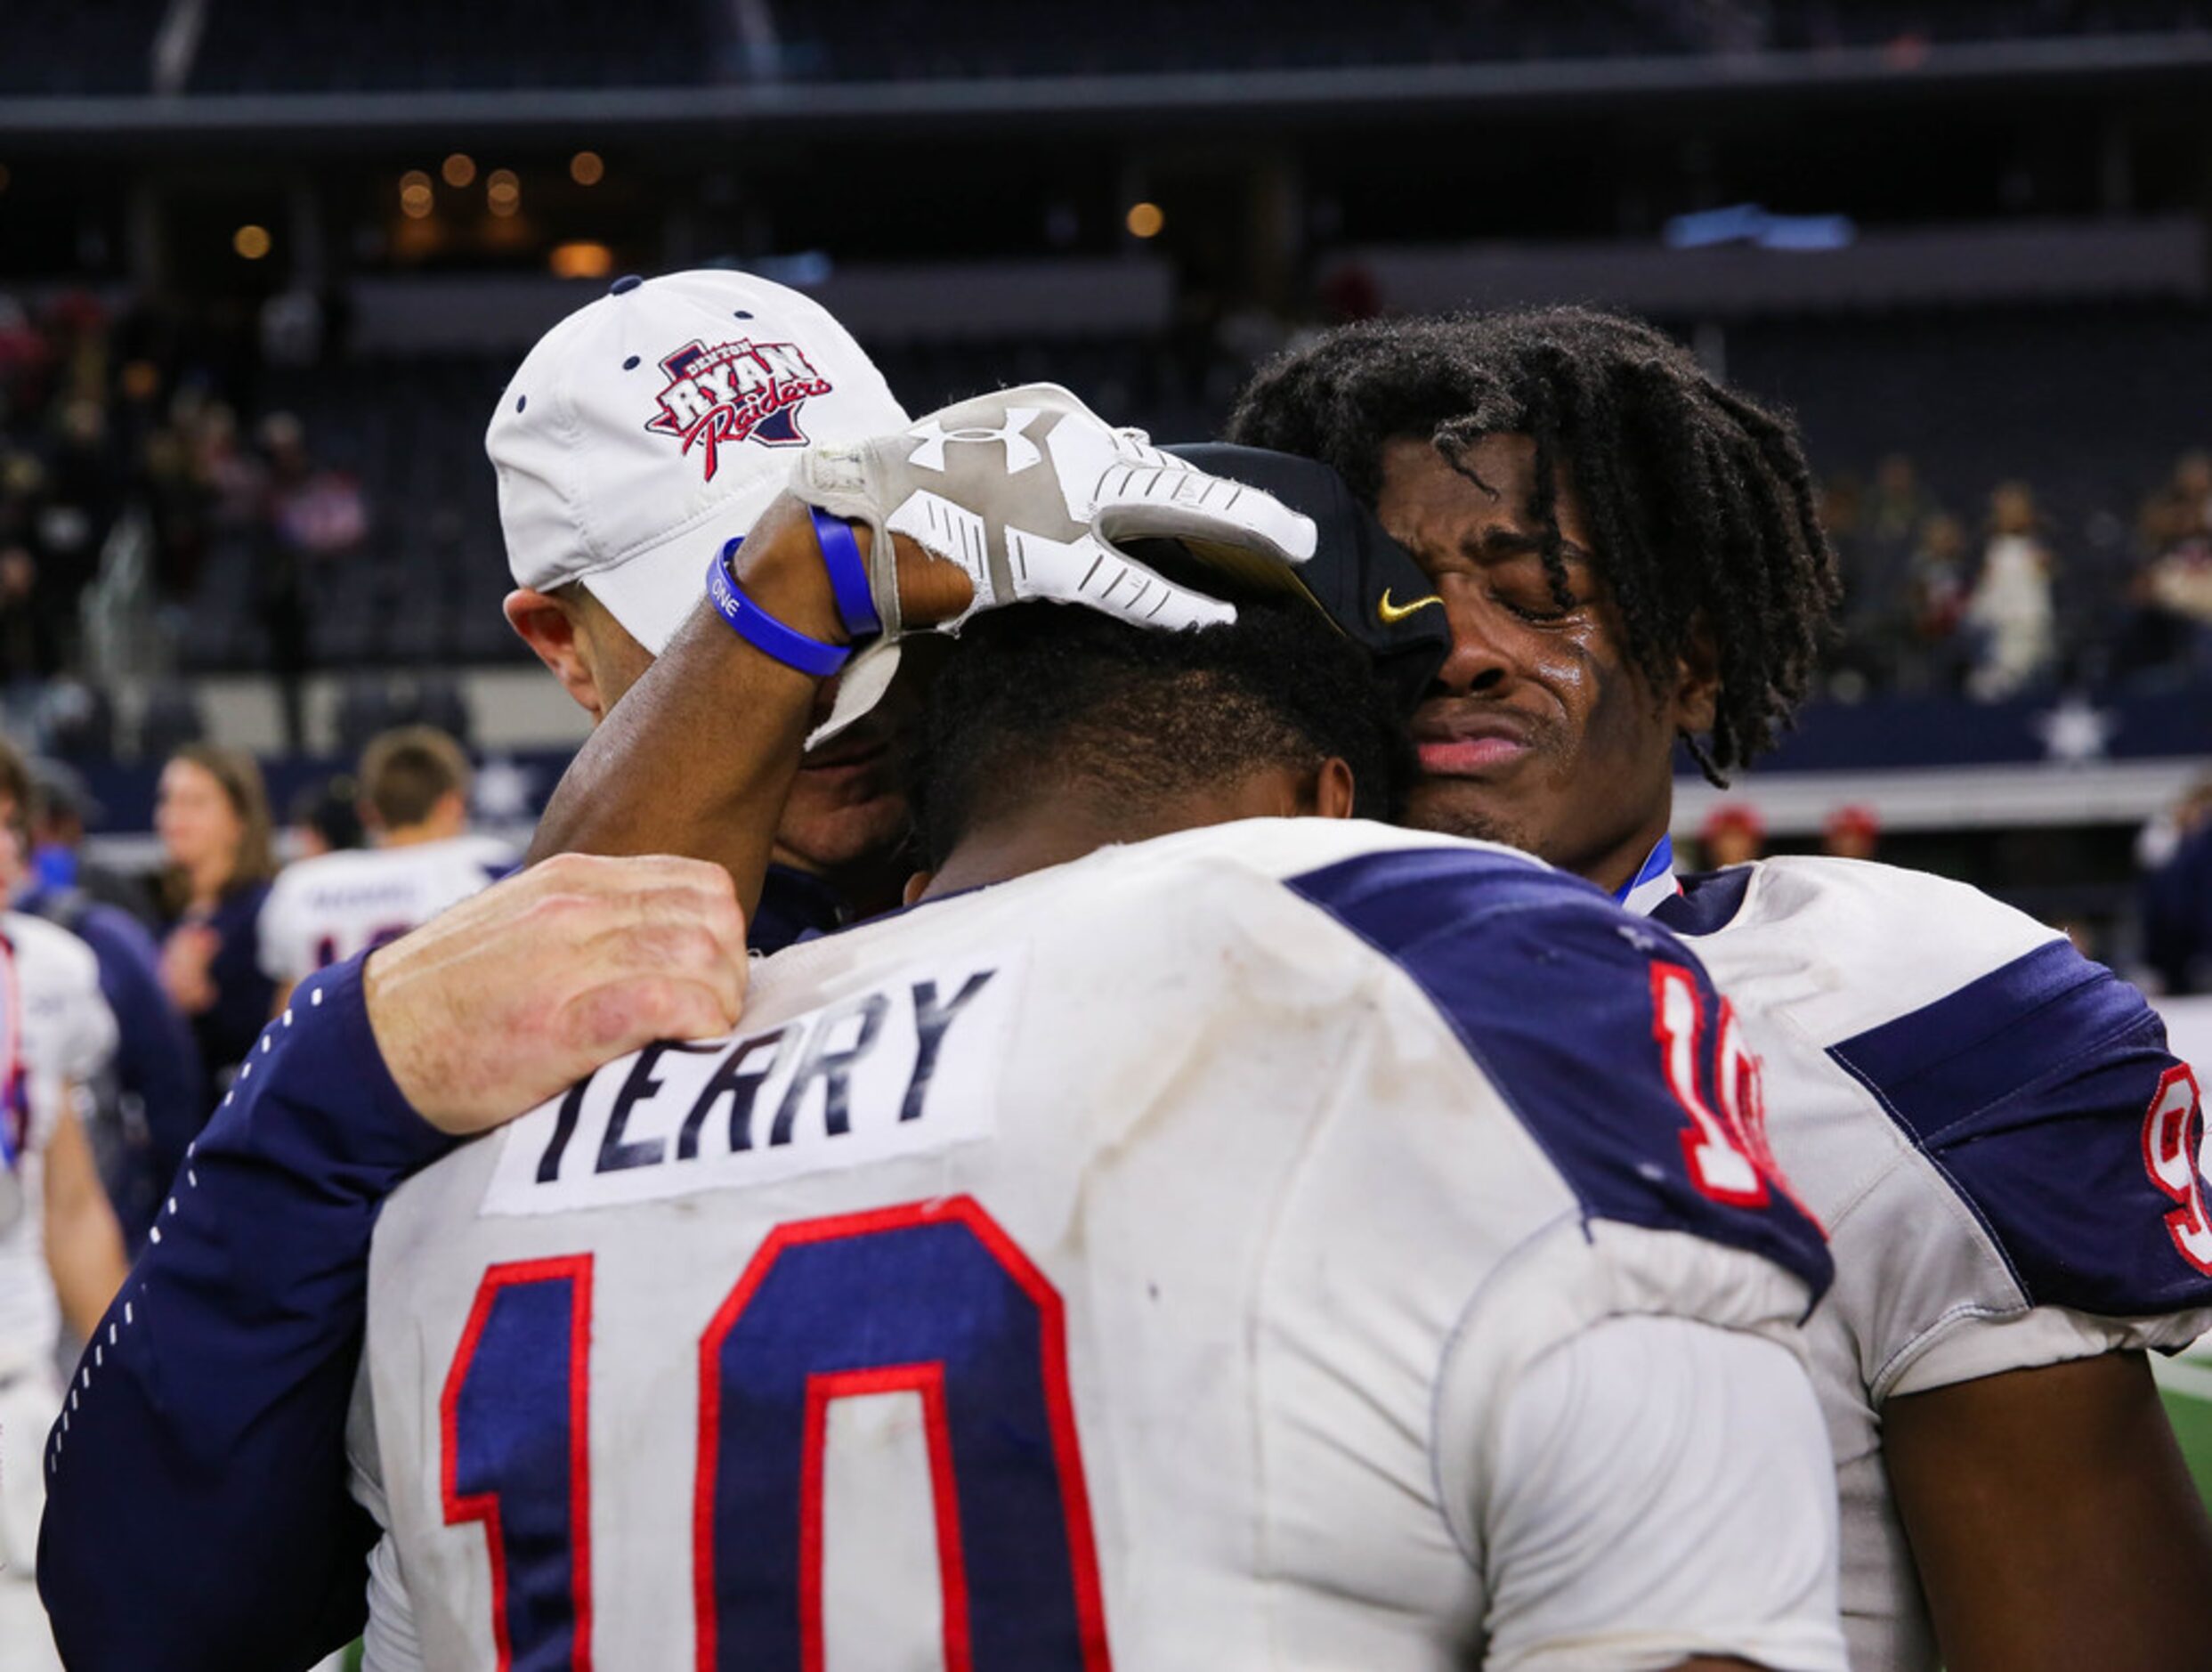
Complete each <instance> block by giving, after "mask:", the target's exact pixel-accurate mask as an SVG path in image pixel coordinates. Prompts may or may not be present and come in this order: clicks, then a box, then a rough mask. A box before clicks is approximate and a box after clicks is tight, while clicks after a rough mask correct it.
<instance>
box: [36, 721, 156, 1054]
mask: <svg viewBox="0 0 2212 1672" xmlns="http://www.w3.org/2000/svg"><path fill="white" fill-rule="evenodd" d="M30 775H31V799H30V809H31V870H32V873H33V877H34V881H36V885H37V886H38V887H40V888H44V889H56V890H61V889H75V890H76V891H77V893H79V894H82V895H83V896H85V898H86V899H89V900H93V901H96V902H98V903H99V904H100V905H111V906H114V907H116V908H117V910H119V911H123V912H126V913H129V914H130V915H131V916H132V917H134V918H135V919H137V921H138V922H139V923H140V925H141V926H142V927H143V928H147V929H151V928H153V927H154V926H155V925H156V924H157V923H158V922H159V921H160V917H159V915H158V913H156V911H155V910H154V901H153V896H152V895H150V894H149V893H148V892H147V891H146V885H145V884H144V883H142V882H141V881H139V880H138V879H137V878H136V877H134V876H129V875H126V873H123V872H120V871H117V870H116V869H115V868H114V867H113V866H111V865H103V864H100V863H99V862H98V861H97V860H91V859H87V858H85V826H86V825H87V824H98V823H99V822H100V820H101V818H102V817H104V816H105V812H104V809H102V808H101V805H100V803H99V802H98V801H97V800H95V799H93V792H92V791H91V790H90V789H89V788H87V787H86V785H85V775H84V774H82V773H80V772H79V771H77V768H76V767H72V766H70V765H69V764H68V763H67V762H66V761H60V760H47V759H34V760H33V761H32V762H31V763H30ZM120 1014H121V1012H120V1011H118V1012H117V1015H118V1016H119V1015H120Z"/></svg>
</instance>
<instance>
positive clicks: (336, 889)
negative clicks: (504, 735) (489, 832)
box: [260, 726, 516, 1005]
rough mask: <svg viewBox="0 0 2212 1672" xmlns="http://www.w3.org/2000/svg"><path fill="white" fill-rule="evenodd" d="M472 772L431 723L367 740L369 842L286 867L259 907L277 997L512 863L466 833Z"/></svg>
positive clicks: (364, 794) (423, 918)
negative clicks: (360, 849)
mask: <svg viewBox="0 0 2212 1672" xmlns="http://www.w3.org/2000/svg"><path fill="white" fill-rule="evenodd" d="M472 776H473V774H472V772H471V770H470V767H469V764H468V757H467V756H466V754H464V753H463V752H462V751H461V746H460V745H459V744H458V743H455V742H454V741H453V739H452V738H451V737H450V736H449V735H447V734H445V733H444V732H442V731H439V730H438V729H437V728H436V727H434V726H400V727H398V728H396V729H394V730H392V731H388V732H386V733H385V734H384V735H382V736H380V737H377V738H375V739H373V740H371V742H370V743H369V747H368V748H367V749H366V750H364V751H362V753H361V821H362V823H363V824H366V825H367V826H368V829H369V837H370V843H371V846H370V848H369V850H367V851H365V852H361V853H338V854H326V855H324V856H322V857H321V858H320V859H305V860H302V861H301V862H300V863H298V864H294V865H290V866H288V867H287V868H286V870H285V872H284V874H283V875H282V876H280V877H279V878H278V879H277V881H276V884H275V886H274V887H273V888H271V889H270V890H269V903H268V904H267V905H265V906H264V907H263V909H262V913H261V928H260V939H261V962H262V968H263V970H266V971H267V972H268V974H269V976H270V978H271V979H272V980H274V981H275V982H276V984H277V998H276V1003H277V1004H278V1005H283V1004H285V1003H287V1002H289V995H290V994H291V991H292V988H293V987H294V986H296V985H297V984H298V983H300V982H302V981H304V980H305V979H306V978H308V977H309V976H311V975H312V974H313V973H314V972H315V971H316V970H320V969H324V968H326V967H328V965H330V964H334V963H336V962H338V961H339V960H340V959H342V958H351V957H352V955H353V954H355V953H358V952H364V951H367V950H368V949H369V947H372V946H382V945H384V944H385V942H386V941H389V940H397V939H398V938H399V937H401V936H402V935H404V934H406V933H407V932H408V931H409V929H414V928H415V927H417V925H418V924H421V923H425V922H427V921H429V920H430V919H431V918H433V917H434V916H436V915H437V914H438V913H440V912H442V911H444V910H445V909H446V907H448V906H449V905H455V904H457V903H458V902H459V901H461V900H465V899H466V898H467V897H469V896H470V895H472V894H474V893H476V892H477V891H478V890H479V889H483V888H485V887H487V886H489V885H490V883H491V882H492V881H494V880H495V879H496V878H498V877H500V876H503V875H505V874H506V873H507V872H508V871H510V870H512V869H513V868H514V866H515V858H516V855H515V851H514V849H513V848H509V847H508V846H507V845H506V843H505V842H502V841H498V840H493V839H492V838H490V837H488V836H476V835H472V834H470V833H469V828H468V791H469V784H470V780H471V778H472Z"/></svg>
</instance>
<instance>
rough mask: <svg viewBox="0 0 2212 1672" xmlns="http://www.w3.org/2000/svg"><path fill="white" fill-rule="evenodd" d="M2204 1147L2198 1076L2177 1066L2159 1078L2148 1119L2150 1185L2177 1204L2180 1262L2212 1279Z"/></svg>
mask: <svg viewBox="0 0 2212 1672" xmlns="http://www.w3.org/2000/svg"><path fill="white" fill-rule="evenodd" d="M2203 1147H2204V1104H2203V1100H2202V1098H2201V1097H2200V1095H2199V1093H2198V1091H2197V1076H2196V1075H2194V1074H2193V1073H2192V1072H2191V1071H2190V1067H2189V1065H2188V1064H2187V1063H2185V1062H2177V1063H2176V1064H2175V1065H2174V1066H2173V1067H2170V1068H2168V1069H2167V1071H2166V1072H2165V1073H2164V1074H2162V1075H2159V1090H2158V1095H2157V1096H2155V1097H2153V1098H2152V1099H2151V1107H2150V1108H2149V1110H2147V1111H2146V1112H2145V1113H2144V1115H2143V1171H2144V1172H2146V1173H2149V1174H2150V1175H2151V1183H2153V1184H2155V1185H2157V1186H2158V1187H2159V1191H2160V1192H2161V1193H2162V1194H2163V1195H2164V1196H2165V1197H2167V1200H2169V1201H2172V1202H2175V1203H2177V1204H2178V1205H2177V1206H2176V1208H2175V1209H2174V1211H2173V1212H2172V1213H2168V1214H2167V1216H2166V1229H2167V1234H2168V1235H2170V1236H2171V1237H2172V1238H2174V1246H2175V1247H2176V1249H2178V1250H2179V1251H2180V1252H2181V1257H2182V1258H2183V1259H2184V1260H2186V1261H2187V1262H2189V1263H2190V1264H2191V1265H2192V1266H2194V1267H2195V1268H2196V1269H2197V1270H2200V1271H2201V1272H2203V1273H2204V1274H2205V1275H2206V1276H2208V1277H2212V1220H2208V1219H2207V1217H2206V1215H2205V1209H2204V1175H2203V1173H2200V1171H2199V1170H2198V1157H2199V1155H2200V1152H2201V1151H2202V1149H2203Z"/></svg>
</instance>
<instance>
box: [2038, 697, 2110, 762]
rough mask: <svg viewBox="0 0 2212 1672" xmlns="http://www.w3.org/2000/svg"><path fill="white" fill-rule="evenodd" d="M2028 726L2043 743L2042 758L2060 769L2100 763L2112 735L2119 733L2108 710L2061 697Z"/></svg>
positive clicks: (2078, 698)
mask: <svg viewBox="0 0 2212 1672" xmlns="http://www.w3.org/2000/svg"><path fill="white" fill-rule="evenodd" d="M2028 724H2029V726H2030V729H2031V730H2032V731H2033V732H2034V733H2035V735H2037V736H2038V737H2040V738H2041V739H2042V740H2043V752H2044V758H2045V759H2047V760H2050V761H2053V762H2054V763H2056V764H2057V765H2059V766H2062V767H2079V766H2085V765H2086V764H2087V763H2088V762H2090V761H2092V760H2103V759H2104V758H2105V757H2106V755H2107V754H2109V753H2110V752H2111V742H2112V735H2113V734H2114V733H2115V732H2117V731H2119V719H2118V718H2116V717H2115V716H2114V714H2113V713H2112V710H2110V709H2101V708H2098V707H2096V706H2095V704H2094V703H2092V702H2089V701H2088V699H2087V698H2086V697H2078V696H2072V697H2067V698H2065V699H2064V700H2062V702H2060V703H2059V704H2058V706H2057V707H2055V708H2053V709H2049V710H2046V711H2045V712H2043V713H2041V714H2038V715H2037V716H2036V717H2035V718H2033V719H2031V720H2030V721H2029V722H2028Z"/></svg>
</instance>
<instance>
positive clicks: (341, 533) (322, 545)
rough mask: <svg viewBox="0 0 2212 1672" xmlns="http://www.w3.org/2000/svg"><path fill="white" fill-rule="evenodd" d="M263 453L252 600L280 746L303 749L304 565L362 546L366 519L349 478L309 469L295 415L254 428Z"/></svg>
mask: <svg viewBox="0 0 2212 1672" xmlns="http://www.w3.org/2000/svg"><path fill="white" fill-rule="evenodd" d="M261 439H262V445H263V449H264V450H265V451H266V452H267V454H268V459H269V475H268V505H267V512H266V519H265V522H264V524H263V528H262V531H261V532H262V540H261V553H260V556H261V561H260V563H259V564H258V565H257V572H258V576H259V581H260V597H259V600H258V605H259V612H260V615H261V624H262V626H263V629H265V630H266V631H267V633H268V635H269V670H270V671H271V673H273V674H274V675H275V676H276V680H277V694H278V698H279V701H280V702H281V704H282V706H283V710H284V738H285V746H286V747H287V748H288V749H289V750H290V751H292V752H293V753H295V754H297V753H299V752H300V751H303V750H304V749H305V748H306V746H307V743H306V739H307V728H306V724H305V720H304V716H303V712H302V710H301V696H302V693H303V691H304V686H305V682H306V678H307V670H308V667H309V664H310V661H311V658H310V655H309V645H308V617H307V570H308V568H309V566H310V565H311V564H314V563H317V562H319V561H320V560H322V559H324V558H327V557H330V556H335V555H336V554H337V553H340V552H343V551H346V550H348V549H350V548H352V547H355V546H358V545H360V544H361V536H362V535H363V534H364V533H365V532H367V531H368V524H369V518H368V514H367V512H366V510H365V509H364V508H363V507H362V504H361V490H360V489H359V488H358V487H357V486H356V485H355V484H354V483H353V480H352V477H350V476H347V475H344V474H343V473H341V472H338V471H334V470H323V469H320V468H318V467H316V465H315V464H314V462H313V460H312V459H310V458H309V457H308V453H307V434H306V431H305V430H304V428H303V427H302V426H301V425H300V421H299V419H297V418H294V417H293V416H292V415H291V414H290V413H289V412H278V413H274V414H272V415H271V417H269V418H267V419H265V420H263V424H262V426H261Z"/></svg>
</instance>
